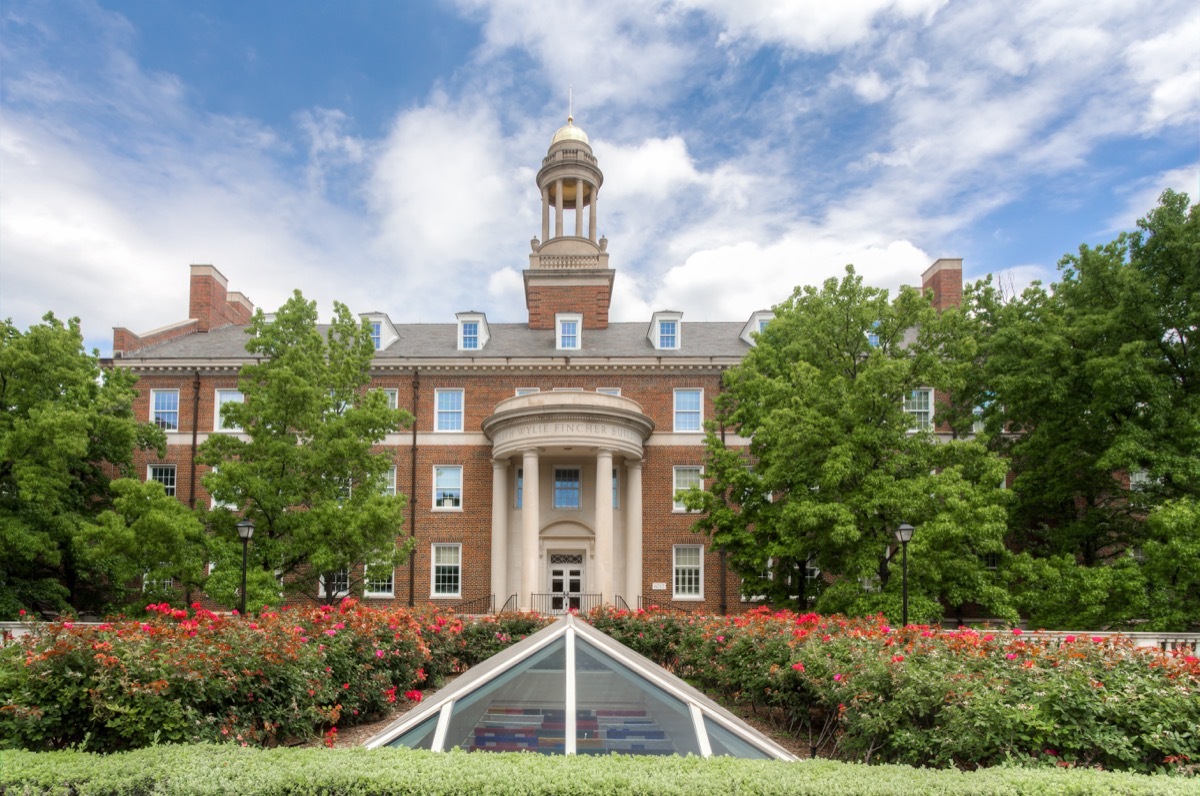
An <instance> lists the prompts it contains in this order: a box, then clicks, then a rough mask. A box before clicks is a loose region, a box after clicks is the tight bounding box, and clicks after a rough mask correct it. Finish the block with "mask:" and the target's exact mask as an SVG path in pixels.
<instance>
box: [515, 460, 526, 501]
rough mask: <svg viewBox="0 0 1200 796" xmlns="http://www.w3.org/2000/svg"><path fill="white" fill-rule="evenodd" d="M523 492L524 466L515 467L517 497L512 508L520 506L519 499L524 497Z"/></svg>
mask: <svg viewBox="0 0 1200 796" xmlns="http://www.w3.org/2000/svg"><path fill="white" fill-rule="evenodd" d="M524 492H525V468H523V467H518V468H517V497H516V505H515V506H514V508H518V509H519V508H521V501H522V499H523V498H524Z"/></svg>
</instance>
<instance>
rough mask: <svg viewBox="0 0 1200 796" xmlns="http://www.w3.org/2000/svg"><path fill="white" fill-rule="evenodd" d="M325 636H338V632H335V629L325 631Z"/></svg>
mask: <svg viewBox="0 0 1200 796" xmlns="http://www.w3.org/2000/svg"><path fill="white" fill-rule="evenodd" d="M325 635H327V636H336V635H337V631H336V630H333V629H330V630H326V631H325Z"/></svg>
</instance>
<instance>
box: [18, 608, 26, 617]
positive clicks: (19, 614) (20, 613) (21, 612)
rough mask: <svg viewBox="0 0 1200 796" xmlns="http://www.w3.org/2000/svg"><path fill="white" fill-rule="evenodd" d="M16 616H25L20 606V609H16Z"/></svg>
mask: <svg viewBox="0 0 1200 796" xmlns="http://www.w3.org/2000/svg"><path fill="white" fill-rule="evenodd" d="M17 616H25V609H24V608H22V609H21V610H20V611H18V612H17Z"/></svg>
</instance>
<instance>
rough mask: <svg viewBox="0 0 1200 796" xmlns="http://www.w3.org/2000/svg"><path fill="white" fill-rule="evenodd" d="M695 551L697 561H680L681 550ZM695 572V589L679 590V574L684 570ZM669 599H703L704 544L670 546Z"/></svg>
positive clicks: (697, 600)
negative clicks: (697, 556)
mask: <svg viewBox="0 0 1200 796" xmlns="http://www.w3.org/2000/svg"><path fill="white" fill-rule="evenodd" d="M684 550H686V551H688V552H689V554H690V553H691V552H693V551H694V552H696V553H698V554H699V561H698V562H697V563H692V562H691V561H685V562H684V563H680V561H679V558H680V556H679V554H680V552H682V551H684ZM685 570H686V571H688V572H693V571H694V572H695V574H696V587H695V588H696V591H695V592H692V591H681V590H680V588H679V586H680V575H681V574H683V572H684V571H685ZM671 599H673V600H692V601H696V602H699V601H701V600H703V599H704V545H701V544H677V545H674V546H672V548H671Z"/></svg>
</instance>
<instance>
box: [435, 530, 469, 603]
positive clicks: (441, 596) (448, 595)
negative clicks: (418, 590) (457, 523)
mask: <svg viewBox="0 0 1200 796" xmlns="http://www.w3.org/2000/svg"><path fill="white" fill-rule="evenodd" d="M439 549H442V550H446V551H449V550H454V551H455V556H456V558H457V561H456V562H455V563H453V564H438V550H439ZM439 566H444V567H454V568H455V569H456V570H457V575H458V590H457V591H454V592H449V591H438V567H439ZM462 583H463V567H462V545H461V544H458V543H448V542H434V543H433V544H432V545H430V547H429V596H430V598H431V599H435V600H447V599H459V598H461V597H462Z"/></svg>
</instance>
